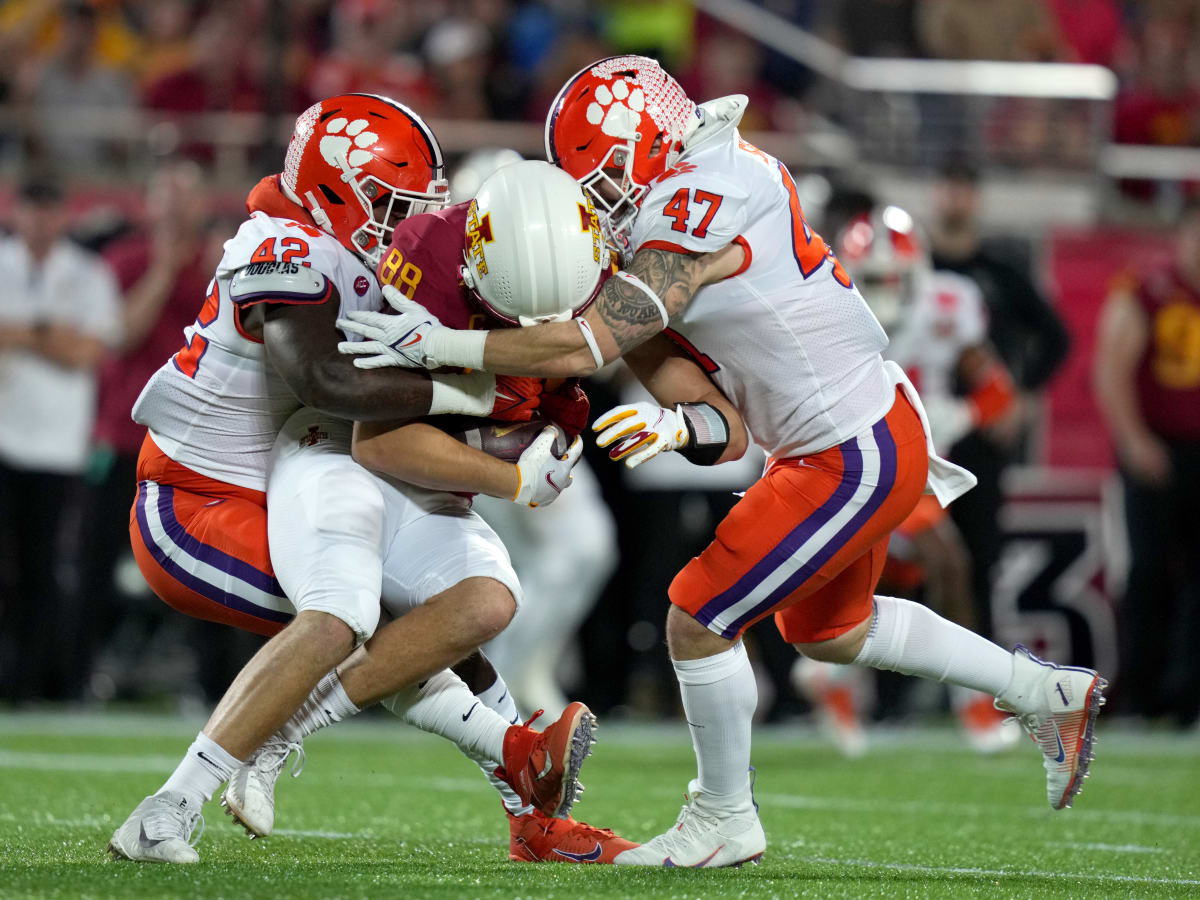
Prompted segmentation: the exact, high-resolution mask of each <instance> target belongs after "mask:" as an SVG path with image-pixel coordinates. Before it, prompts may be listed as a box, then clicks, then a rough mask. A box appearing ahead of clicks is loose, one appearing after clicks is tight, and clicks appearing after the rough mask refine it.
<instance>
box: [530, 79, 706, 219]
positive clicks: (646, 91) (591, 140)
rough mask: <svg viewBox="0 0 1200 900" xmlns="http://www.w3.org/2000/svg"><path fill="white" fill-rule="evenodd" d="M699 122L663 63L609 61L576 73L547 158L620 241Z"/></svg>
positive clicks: (552, 122)
mask: <svg viewBox="0 0 1200 900" xmlns="http://www.w3.org/2000/svg"><path fill="white" fill-rule="evenodd" d="M698 121H699V114H698V112H697V110H696V104H695V103H693V102H692V100H691V98H689V97H688V95H687V94H686V93H684V90H683V88H682V87H680V85H679V82H677V81H676V80H675V79H674V78H672V77H671V76H670V75H668V74H667V73H666V71H664V69H663V67H662V66H660V65H659V64H658V62H657V61H656V60H653V59H650V58H649V57H647V56H610V57H609V58H608V59H602V60H600V61H599V62H595V63H592V65H590V66H588V67H587V68H585V69H583V70H581V71H579V72H577V73H576V74H575V75H574V76H573V77H572V78H571V79H570V80H569V81H568V82H567V83H566V84H565V85H563V88H562V90H560V91H559V92H558V96H557V97H555V98H554V102H553V103H552V104H551V105H550V113H549V115H547V116H546V158H547V159H549V160H550V162H552V163H554V164H555V165H556V166H559V167H560V168H562V169H564V170H565V171H566V172H567V173H568V174H569V175H570V176H571V177H572V178H574V179H575V180H576V181H578V182H579V183H580V184H581V185H583V188H584V190H586V191H587V192H588V193H589V194H591V195H592V202H593V204H594V205H595V207H596V211H597V213H599V214H600V216H601V217H602V218H603V219H604V220H605V222H606V224H607V226H608V228H609V229H610V230H611V232H612V233H613V234H614V235H615V236H616V237H617V238H618V240H619V239H620V238H622V237H623V236H625V235H626V233H627V232H628V230H629V228H630V226H632V224H633V219H634V216H636V215H637V210H638V205H639V204H640V203H641V202H642V199H643V198H644V197H645V196H646V192H647V191H648V190H649V189H650V182H651V181H652V180H654V178H656V177H657V176H659V175H661V174H662V173H663V172H665V171H666V170H667V169H668V168H670V167H671V166H672V165H674V163H675V161H676V160H677V159H678V158H679V155H680V153H681V151H682V148H683V136H684V134H685V133H686V131H687V128H688V126H689V125H690V124H691V123H692V122H698Z"/></svg>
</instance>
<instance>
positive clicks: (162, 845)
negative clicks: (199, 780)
mask: <svg viewBox="0 0 1200 900" xmlns="http://www.w3.org/2000/svg"><path fill="white" fill-rule="evenodd" d="M197 827H199V829H200V832H199V834H196V836H195V837H194V838H193V837H192V833H193V832H194V831H195V830H196V828H197ZM202 834H204V817H203V816H202V815H200V810H199V809H196V810H192V809H189V808H188V802H187V799H186V798H185V797H184V796H183V794H181V793H179V792H178V791H163V792H162V793H161V794H155V795H154V796H153V797H147V798H146V799H145V800H143V801H142V802H141V803H139V804H138V805H137V809H135V810H134V811H133V812H131V813H130V814H129V818H128V819H126V820H125V824H123V825H122V826H121V827H120V828H118V829H117V830H116V831H114V832H113V836H112V838H111V839H110V840H109V842H108V848H107V849H108V852H109V853H111V854H112V858H113V859H131V860H133V861H134V862H165V863H194V862H199V861H200V854H199V853H197V852H196V850H195V846H194V845H195V844H196V842H197V841H199V840H200V835H202Z"/></svg>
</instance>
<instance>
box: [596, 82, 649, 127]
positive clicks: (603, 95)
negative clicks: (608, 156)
mask: <svg viewBox="0 0 1200 900" xmlns="http://www.w3.org/2000/svg"><path fill="white" fill-rule="evenodd" d="M594 96H595V98H596V99H595V100H593V101H592V102H591V103H589V104H588V108H587V113H586V115H587V120H588V121H589V122H591V123H592V124H593V125H599V126H600V131H601V133H603V134H607V135H608V136H609V137H630V136H632V135H635V134H637V132H638V127H639V126H640V125H641V124H642V111H643V110H644V109H645V108H646V95H645V94H644V93H643V92H642V89H641V88H640V87H635V88H634V89H633V90H632V91H631V90H630V89H629V82H628V81H626V80H625V79H624V78H617V80H616V81H614V82H613V83H612V87H611V88H610V87H609V86H608V85H607V84H600V85H597V86H596V91H595V95H594Z"/></svg>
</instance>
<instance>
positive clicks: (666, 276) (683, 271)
mask: <svg viewBox="0 0 1200 900" xmlns="http://www.w3.org/2000/svg"><path fill="white" fill-rule="evenodd" d="M702 269H703V265H702V263H701V257H700V254H683V253H674V252H671V251H667V250H641V251H639V252H638V253H637V254H636V255H635V256H634V257H633V262H632V263H631V264H630V266H629V269H628V271H629V274H630V275H635V276H637V278H638V279H640V280H641V281H642V282H643V283H644V284H645V285H646V286H647V287H649V288H650V290H652V291H654V293H655V294H657V295H658V298H659V299H660V300H661V301H662V302H663V305H664V306H666V308H667V314H668V315H669V316H675V315H676V314H678V313H679V312H681V311H682V310H683V308H684V307H686V306H687V304H688V302H689V301H690V300H691V299H692V295H693V294H694V293H695V292H696V291H697V290H698V289H699V287H700V285H701V284H702V283H703V282H702ZM596 311H597V312H598V313H599V314H600V318H601V319H602V320H603V321H604V324H605V325H607V326H608V330H609V332H610V333H611V334H612V337H613V340H614V341H616V344H617V347H618V348H619V349H620V351H621V352H622V353H624V352H625V351H627V350H630V349H632V348H634V347H636V346H637V345H638V344H640V343H642V342H643V341H645V340H647V339H648V338H650V337H653V336H654V335H656V334H658V333H659V332H660V331H662V327H663V324H662V314H661V313H660V312H659V310H658V307H657V306H655V305H654V301H653V300H651V299H650V298H649V297H647V296H646V293H645V291H643V290H642V289H641V288H640V287H638V286H637V285H634V284H631V283H629V282H628V281H625V280H624V279H621V278H610V279H608V281H607V282H605V285H604V289H603V290H602V291H601V292H600V296H599V297H597V298H596Z"/></svg>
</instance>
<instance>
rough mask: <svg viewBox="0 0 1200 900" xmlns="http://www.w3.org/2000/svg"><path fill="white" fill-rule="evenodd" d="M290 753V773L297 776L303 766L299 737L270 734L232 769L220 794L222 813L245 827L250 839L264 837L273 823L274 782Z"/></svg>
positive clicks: (272, 826)
mask: <svg viewBox="0 0 1200 900" xmlns="http://www.w3.org/2000/svg"><path fill="white" fill-rule="evenodd" d="M293 753H295V754H296V761H295V763H294V764H293V765H292V777H293V778H297V777H299V775H300V772H301V771H303V769H304V747H303V746H302V745H301V744H300V742H299V741H288V740H286V739H285V738H283V737H281V736H280V735H279V734H273V735H271V736H270V737H269V738H267V741H266V743H265V744H263V745H262V746H261V747H259V748H258V752H257V753H255V754H254V755H253V756H251V757H250V759H248V760H246V762H245V763H244V764H243V765H241V766H238V767H237V768H236V769H234V771H233V775H232V776H230V778H229V784H228V785H226V786H225V792H224V793H223V794H221V805H222V806H223V807H225V813H226V814H227V815H229V816H232V817H233V821H235V822H237V823H238V824H239V825H241V826H242V827H243V828H245V829H246V833H247V834H248V835H250V840H254V839H255V838H256V837H266V836H267V835H268V834H270V833H271V831H272V829H274V827H275V782H276V781H278V780H279V776H280V774H281V773H282V772H283V769H284V767H285V766H286V765H287V761H288V757H290V756H291V755H292V754H293Z"/></svg>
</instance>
